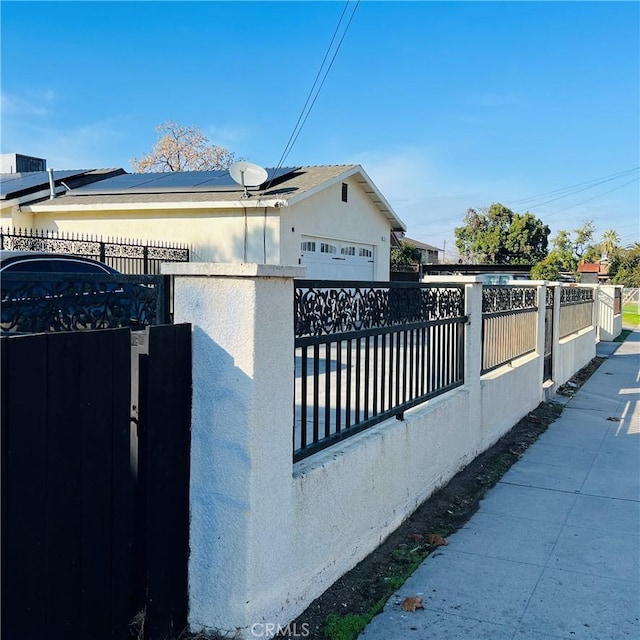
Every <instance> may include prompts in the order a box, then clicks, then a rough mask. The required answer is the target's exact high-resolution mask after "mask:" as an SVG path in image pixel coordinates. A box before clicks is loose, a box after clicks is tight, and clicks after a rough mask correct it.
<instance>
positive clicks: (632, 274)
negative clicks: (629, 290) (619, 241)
mask: <svg viewBox="0 0 640 640" xmlns="http://www.w3.org/2000/svg"><path fill="white" fill-rule="evenodd" d="M609 277H610V278H611V282H612V283H613V284H621V285H623V286H625V287H640V243H638V242H636V243H635V244H634V245H632V246H630V247H628V248H626V249H620V250H618V251H616V252H615V254H614V256H613V257H612V258H611V261H610V263H609Z"/></svg>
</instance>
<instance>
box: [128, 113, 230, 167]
mask: <svg viewBox="0 0 640 640" xmlns="http://www.w3.org/2000/svg"><path fill="white" fill-rule="evenodd" d="M156 131H158V134H159V135H160V138H159V140H158V141H157V142H156V143H155V145H154V146H153V149H152V150H151V151H150V152H149V153H147V154H146V155H144V156H142V158H140V160H138V159H136V158H133V159H131V160H130V162H131V166H132V167H133V170H134V171H135V172H136V173H151V172H155V171H161V172H162V171H212V170H215V169H228V168H229V167H230V166H231V164H233V162H234V154H233V153H231V152H230V151H228V150H227V149H225V148H224V147H220V146H217V145H212V144H209V139H208V138H207V137H206V136H205V135H204V133H203V132H202V130H201V129H199V128H198V127H186V126H184V125H181V124H179V123H177V122H173V121H171V120H167V121H166V122H164V123H162V124H161V125H159V126H157V127H156Z"/></svg>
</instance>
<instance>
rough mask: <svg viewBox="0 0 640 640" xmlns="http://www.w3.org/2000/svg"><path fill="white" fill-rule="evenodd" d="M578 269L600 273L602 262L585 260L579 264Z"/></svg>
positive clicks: (581, 271)
mask: <svg viewBox="0 0 640 640" xmlns="http://www.w3.org/2000/svg"><path fill="white" fill-rule="evenodd" d="M578 271H579V272H580V273H599V272H600V264H599V263H597V262H585V263H584V264H579V265H578Z"/></svg>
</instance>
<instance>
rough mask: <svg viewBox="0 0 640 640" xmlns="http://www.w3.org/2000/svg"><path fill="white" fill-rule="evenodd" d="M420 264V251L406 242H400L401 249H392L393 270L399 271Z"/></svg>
mask: <svg viewBox="0 0 640 640" xmlns="http://www.w3.org/2000/svg"><path fill="white" fill-rule="evenodd" d="M417 264H420V249H418V248H417V247H416V246H415V245H414V244H412V243H411V242H407V241H406V240H401V241H400V246H399V247H393V249H391V270H392V271H399V270H402V269H403V268H405V267H413V266H415V265H417Z"/></svg>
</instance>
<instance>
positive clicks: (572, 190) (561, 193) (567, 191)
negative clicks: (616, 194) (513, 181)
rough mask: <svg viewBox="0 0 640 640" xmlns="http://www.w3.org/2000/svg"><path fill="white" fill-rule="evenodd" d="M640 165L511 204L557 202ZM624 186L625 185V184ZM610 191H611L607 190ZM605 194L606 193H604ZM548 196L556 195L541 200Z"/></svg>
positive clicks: (535, 204) (511, 202)
mask: <svg viewBox="0 0 640 640" xmlns="http://www.w3.org/2000/svg"><path fill="white" fill-rule="evenodd" d="M638 169H640V167H634V168H633V169H627V170H625V171H620V172H618V173H614V174H612V175H609V176H604V177H603V178H595V179H594V180H589V181H588V182H581V183H579V184H576V185H572V186H569V187H564V188H562V189H556V190H555V191H547V192H545V193H541V194H538V195H536V196H530V197H528V198H521V199H520V200H512V201H510V203H509V204H510V205H511V206H516V205H520V207H522V206H523V204H524V203H528V205H527V206H526V207H525V208H527V209H532V208H536V207H540V206H542V205H545V204H549V203H551V202H555V201H556V200H561V199H562V198H566V197H568V196H571V195H574V194H576V193H580V192H582V191H586V190H587V189H592V188H594V187H597V186H600V185H601V184H605V183H607V182H611V181H613V180H618V179H620V178H625V177H628V176H629V175H631V174H633V173H634V172H637V171H638ZM623 186H624V185H623ZM607 193H609V192H607ZM603 195H604V194H603ZM547 196H556V197H552V198H550V199H548V200H542V201H539V199H540V198H545V197H547Z"/></svg>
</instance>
